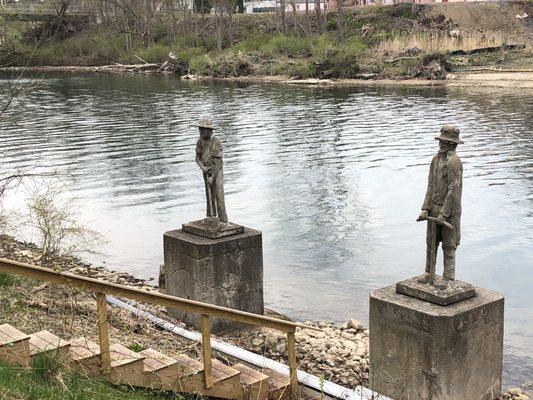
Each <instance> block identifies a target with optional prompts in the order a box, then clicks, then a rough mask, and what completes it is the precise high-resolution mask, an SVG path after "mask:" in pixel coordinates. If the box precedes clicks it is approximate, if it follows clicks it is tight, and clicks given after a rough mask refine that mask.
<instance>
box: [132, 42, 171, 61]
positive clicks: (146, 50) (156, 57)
mask: <svg viewBox="0 0 533 400" xmlns="http://www.w3.org/2000/svg"><path fill="white" fill-rule="evenodd" d="M171 51H172V49H171V48H170V47H169V46H165V45H163V44H159V43H156V44H153V45H151V46H149V47H140V48H137V49H134V50H133V51H132V53H133V54H134V55H136V56H137V57H140V58H142V59H143V60H144V61H146V62H148V63H158V64H161V63H163V62H165V61H166V60H167V59H168V54H169V53H170V52H171ZM130 58H134V59H135V60H132V61H133V62H137V63H138V62H139V59H137V58H136V57H134V56H130Z"/></svg>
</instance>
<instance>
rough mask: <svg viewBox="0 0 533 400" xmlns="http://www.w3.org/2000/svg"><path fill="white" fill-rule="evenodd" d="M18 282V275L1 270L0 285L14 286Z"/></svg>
mask: <svg viewBox="0 0 533 400" xmlns="http://www.w3.org/2000/svg"><path fill="white" fill-rule="evenodd" d="M17 282H18V278H17V277H15V276H13V275H11V274H6V273H5V272H0V287H9V286H14V285H15V284H16V283H17Z"/></svg>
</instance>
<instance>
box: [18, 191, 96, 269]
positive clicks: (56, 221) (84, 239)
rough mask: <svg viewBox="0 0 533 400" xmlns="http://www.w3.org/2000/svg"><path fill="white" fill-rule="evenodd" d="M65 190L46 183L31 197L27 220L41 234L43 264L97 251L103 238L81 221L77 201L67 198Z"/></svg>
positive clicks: (39, 238)
mask: <svg viewBox="0 0 533 400" xmlns="http://www.w3.org/2000/svg"><path fill="white" fill-rule="evenodd" d="M64 192H65V191H64V189H62V188H60V187H56V186H54V185H47V186H45V188H44V190H38V191H36V192H35V193H34V194H33V195H32V196H30V198H29V200H28V202H27V206H28V215H27V223H28V225H29V226H30V227H32V228H34V229H35V231H36V233H37V235H38V245H39V246H40V248H41V257H40V262H41V265H45V266H49V265H52V263H53V261H54V260H55V259H57V258H62V257H65V256H73V255H78V254H81V253H86V254H87V253H89V254H97V253H99V251H98V248H99V247H100V246H101V245H102V244H103V243H104V240H103V237H102V236H101V235H100V234H99V233H98V232H96V231H94V230H91V229H88V228H87V227H85V226H84V225H82V224H80V222H79V215H78V213H77V211H76V210H77V209H78V204H77V200H76V199H73V198H68V199H64V194H65V193H64Z"/></svg>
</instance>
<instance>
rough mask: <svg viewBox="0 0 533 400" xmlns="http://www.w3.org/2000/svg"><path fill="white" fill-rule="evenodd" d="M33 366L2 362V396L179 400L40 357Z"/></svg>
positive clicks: (49, 399) (41, 399) (45, 399)
mask: <svg viewBox="0 0 533 400" xmlns="http://www.w3.org/2000/svg"><path fill="white" fill-rule="evenodd" d="M35 364H37V365H34V366H33V367H32V368H31V369H23V368H20V367H16V366H12V365H9V364H7V363H5V362H3V361H0V398H1V399H6V400H8V399H28V400H30V399H35V400H58V399H65V400H67V399H68V400H85V399H87V400H88V399H95V400H96V399H98V400H99V399H102V400H103V399H114V400H122V399H123V400H163V399H179V398H181V397H174V396H173V395H167V394H164V393H157V392H153V391H144V390H136V389H133V388H128V387H125V386H121V387H118V386H111V385H109V384H107V383H106V382H104V381H101V380H98V379H90V378H87V377H84V376H82V375H80V374H79V373H76V372H73V371H69V370H67V369H62V368H61V367H59V368H56V366H55V365H54V364H55V362H54V361H52V360H45V359H43V358H41V359H38V360H37V363H35Z"/></svg>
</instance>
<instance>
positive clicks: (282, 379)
mask: <svg viewBox="0 0 533 400" xmlns="http://www.w3.org/2000/svg"><path fill="white" fill-rule="evenodd" d="M263 373H264V374H266V375H268V385H269V387H270V398H271V399H272V400H279V399H288V398H290V397H291V389H290V385H291V380H290V378H289V376H288V375H284V374H281V373H279V372H277V371H274V370H272V369H265V370H263Z"/></svg>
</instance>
